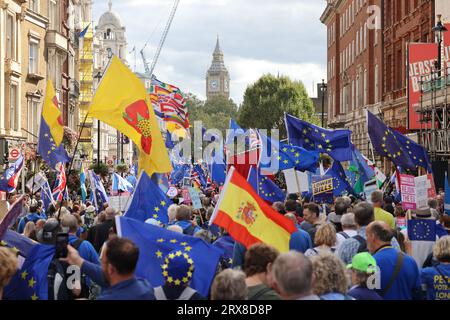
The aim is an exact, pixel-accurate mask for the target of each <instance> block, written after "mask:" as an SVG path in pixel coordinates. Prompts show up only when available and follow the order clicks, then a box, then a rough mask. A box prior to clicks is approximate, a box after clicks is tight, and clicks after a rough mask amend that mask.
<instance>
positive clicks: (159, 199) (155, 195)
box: [125, 172, 172, 224]
mask: <svg viewBox="0 0 450 320" xmlns="http://www.w3.org/2000/svg"><path fill="white" fill-rule="evenodd" d="M171 204H172V201H171V200H170V199H169V198H168V197H167V196H166V194H165V193H164V192H163V191H162V190H161V188H159V187H158V186H157V185H156V184H155V183H154V182H153V181H152V179H150V177H149V176H148V175H147V173H145V172H142V174H141V176H140V177H139V180H138V183H137V186H136V190H135V191H134V193H133V197H132V199H131V204H130V207H129V208H128V210H127V212H126V213H125V216H126V217H128V218H132V219H136V220H139V221H142V222H144V221H146V220H147V219H155V220H156V221H158V222H159V223H160V224H167V223H169V216H168V214H167V210H168V209H169V206H170V205H171Z"/></svg>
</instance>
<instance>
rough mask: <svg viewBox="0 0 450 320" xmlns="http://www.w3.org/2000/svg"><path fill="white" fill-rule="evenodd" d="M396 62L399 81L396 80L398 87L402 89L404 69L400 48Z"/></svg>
mask: <svg viewBox="0 0 450 320" xmlns="http://www.w3.org/2000/svg"><path fill="white" fill-rule="evenodd" d="M395 63H396V64H397V72H396V76H397V79H396V80H397V81H396V89H401V88H402V86H403V75H402V73H403V72H402V71H403V59H402V50H398V51H397V59H396V61H395Z"/></svg>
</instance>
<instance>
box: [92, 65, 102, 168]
mask: <svg viewBox="0 0 450 320" xmlns="http://www.w3.org/2000/svg"><path fill="white" fill-rule="evenodd" d="M94 78H95V79H97V87H98V85H99V83H100V79H101V78H102V74H101V72H100V71H99V72H98V73H97V75H96V76H94ZM97 166H98V167H100V120H97Z"/></svg>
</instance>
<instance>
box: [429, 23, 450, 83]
mask: <svg viewBox="0 0 450 320" xmlns="http://www.w3.org/2000/svg"><path fill="white" fill-rule="evenodd" d="M437 18H438V22H437V24H436V26H435V27H434V28H433V29H432V31H433V32H434V33H435V34H436V38H437V41H438V61H437V63H436V69H437V71H438V77H441V68H442V40H443V39H444V32H446V31H448V30H447V28H446V27H445V26H444V25H443V24H442V21H441V18H442V15H441V14H438V15H437Z"/></svg>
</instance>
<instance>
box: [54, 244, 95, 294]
mask: <svg viewBox="0 0 450 320" xmlns="http://www.w3.org/2000/svg"><path fill="white" fill-rule="evenodd" d="M82 243H83V240H81V239H77V240H76V241H75V242H74V243H73V244H72V247H74V248H75V249H76V250H78V248H79V247H80V245H81V244H82ZM68 267H69V265H68V264H67V263H66V262H62V261H60V260H59V259H58V258H53V260H52V261H51V262H50V265H49V267H48V273H47V280H48V300H75V299H78V298H88V297H89V287H88V285H87V282H86V275H85V274H81V279H80V282H81V293H80V295H79V296H74V294H73V292H72V290H71V289H69V288H68V287H67V280H68V279H69V277H70V276H72V275H73V273H70V274H69V273H67V268H68Z"/></svg>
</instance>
